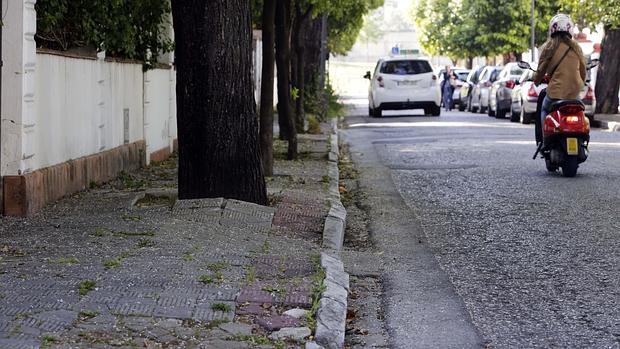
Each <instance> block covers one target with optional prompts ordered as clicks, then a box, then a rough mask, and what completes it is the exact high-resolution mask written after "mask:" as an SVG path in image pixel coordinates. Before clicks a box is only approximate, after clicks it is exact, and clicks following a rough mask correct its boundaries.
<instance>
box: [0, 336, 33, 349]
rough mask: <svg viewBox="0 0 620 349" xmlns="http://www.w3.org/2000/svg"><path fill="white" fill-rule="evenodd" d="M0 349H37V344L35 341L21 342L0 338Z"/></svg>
mask: <svg viewBox="0 0 620 349" xmlns="http://www.w3.org/2000/svg"><path fill="white" fill-rule="evenodd" d="M0 348H3V349H38V348H39V342H38V341H37V340H34V339H31V340H21V339H8V338H0Z"/></svg>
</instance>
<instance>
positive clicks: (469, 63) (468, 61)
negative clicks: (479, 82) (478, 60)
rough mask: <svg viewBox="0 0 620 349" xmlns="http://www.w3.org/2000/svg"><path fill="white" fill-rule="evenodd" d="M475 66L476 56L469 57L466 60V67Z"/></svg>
mask: <svg viewBox="0 0 620 349" xmlns="http://www.w3.org/2000/svg"><path fill="white" fill-rule="evenodd" d="M473 66H474V57H467V59H466V60H465V68H467V69H472V67H473Z"/></svg>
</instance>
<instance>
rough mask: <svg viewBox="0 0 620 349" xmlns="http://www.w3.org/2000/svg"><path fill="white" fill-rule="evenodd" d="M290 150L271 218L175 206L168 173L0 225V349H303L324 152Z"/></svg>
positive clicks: (314, 139) (224, 203) (250, 211)
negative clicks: (292, 155)
mask: <svg viewBox="0 0 620 349" xmlns="http://www.w3.org/2000/svg"><path fill="white" fill-rule="evenodd" d="M299 143H300V144H299V145H300V153H301V157H302V160H300V161H294V162H288V161H283V160H276V166H275V175H274V177H273V178H270V179H269V180H268V191H269V194H270V199H271V207H264V206H258V205H253V204H249V203H245V202H241V201H236V200H224V199H221V198H220V199H205V200H190V201H182V202H176V203H175V201H174V198H173V196H174V194H173V193H174V192H175V187H176V183H175V180H176V175H175V173H176V164H175V162H174V161H173V160H172V161H167V162H164V163H160V164H156V165H154V166H151V167H150V168H147V169H144V170H141V171H140V172H138V173H136V174H123V175H121V176H120V177H119V179H117V180H116V181H114V182H112V183H109V184H106V185H103V186H100V187H99V186H97V185H95V184H93V189H91V190H88V191H85V192H81V193H78V194H76V195H73V196H72V197H69V198H65V199H63V200H60V201H59V202H57V203H55V204H52V205H50V206H49V207H47V208H46V209H45V210H44V211H43V212H42V213H41V214H39V215H37V216H36V217H33V218H28V219H19V218H2V220H1V221H0V348H7V349H8V348H38V347H39V346H41V347H45V348H108V347H112V346H113V347H119V348H135V347H146V348H161V347H163V348H166V347H170V348H183V347H186V348H231V349H232V348H303V347H304V343H305V342H306V341H310V340H312V338H313V337H312V334H311V331H313V329H314V328H315V321H316V320H314V318H313V317H312V316H311V314H312V311H316V310H317V307H318V296H319V295H320V292H321V291H322V287H321V285H322V278H323V277H324V272H323V271H322V269H321V268H320V243H321V236H322V235H321V234H322V230H323V223H324V219H325V216H326V215H327V212H328V210H329V206H328V205H327V201H326V200H327V181H328V177H327V174H328V172H327V153H328V149H329V145H328V138H327V136H326V135H318V136H311V135H300V142H299ZM278 149H280V150H281V151H283V149H284V148H283V147H280V148H278ZM278 149H276V152H277V151H278ZM285 312H287V313H286V314H284V313H285ZM308 314H310V315H308ZM282 329H283V330H282Z"/></svg>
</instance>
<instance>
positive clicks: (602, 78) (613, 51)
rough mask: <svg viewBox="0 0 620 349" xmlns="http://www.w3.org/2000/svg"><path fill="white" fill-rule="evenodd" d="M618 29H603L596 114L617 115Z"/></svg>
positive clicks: (619, 30) (619, 82)
mask: <svg viewBox="0 0 620 349" xmlns="http://www.w3.org/2000/svg"><path fill="white" fill-rule="evenodd" d="M618 57H620V29H611V28H610V27H609V26H606V27H605V36H604V37H603V42H602V43H601V57H600V60H599V65H598V72H597V73H596V87H595V94H596V113H597V114H616V113H618V89H619V86H620V64H618Z"/></svg>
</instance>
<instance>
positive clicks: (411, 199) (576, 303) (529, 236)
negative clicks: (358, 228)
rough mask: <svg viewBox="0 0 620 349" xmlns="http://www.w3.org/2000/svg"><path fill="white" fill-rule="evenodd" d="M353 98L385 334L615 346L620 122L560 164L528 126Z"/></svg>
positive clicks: (428, 340)
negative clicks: (549, 161) (586, 151)
mask: <svg viewBox="0 0 620 349" xmlns="http://www.w3.org/2000/svg"><path fill="white" fill-rule="evenodd" d="M349 102H350V103H355V102H359V104H358V105H355V107H352V108H351V109H350V112H349V115H348V116H347V118H346V124H347V125H348V126H347V128H346V129H345V130H343V131H342V134H343V136H344V137H343V138H344V140H345V141H347V142H348V143H349V144H350V149H351V154H352V158H353V160H354V161H355V162H356V164H357V165H358V167H359V169H360V182H361V183H362V188H363V189H364V190H366V191H367V192H368V201H369V206H370V207H371V209H370V210H371V214H372V215H373V216H372V222H371V233H372V237H373V240H374V242H375V244H376V245H377V247H378V248H379V249H380V250H381V251H384V253H383V256H384V257H383V258H384V273H385V277H384V279H385V280H386V284H387V285H386V289H387V292H385V300H384V304H385V307H386V323H387V327H388V331H389V333H390V338H391V339H390V340H391V343H390V346H391V347H394V348H418V347H419V348H423V347H435V348H448V347H454V348H460V347H462V348H470V347H483V346H488V347H492V348H620V133H618V132H615V133H610V132H600V131H596V130H594V131H593V132H592V135H591V136H592V142H591V144H590V158H589V159H588V161H586V162H585V163H584V164H582V165H581V166H580V168H579V171H578V174H577V177H575V178H564V177H562V176H561V174H560V173H548V172H547V171H546V169H545V166H544V162H543V160H540V159H539V160H532V155H533V153H534V150H535V146H534V142H533V126H530V125H520V124H516V123H511V122H509V121H508V120H496V119H495V118H491V117H488V116H486V115H482V114H470V113H465V112H442V116H441V117H424V116H422V115H421V113H419V112H416V111H413V112H384V117H383V118H381V119H371V118H368V116H367V105H365V104H364V101H355V100H350V101H349ZM415 114H419V115H415Z"/></svg>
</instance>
